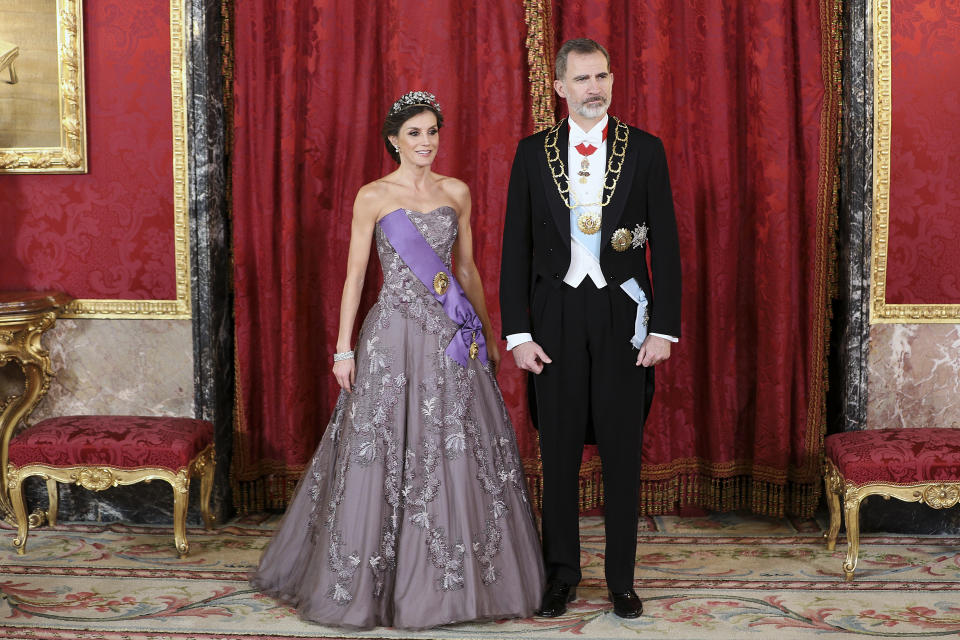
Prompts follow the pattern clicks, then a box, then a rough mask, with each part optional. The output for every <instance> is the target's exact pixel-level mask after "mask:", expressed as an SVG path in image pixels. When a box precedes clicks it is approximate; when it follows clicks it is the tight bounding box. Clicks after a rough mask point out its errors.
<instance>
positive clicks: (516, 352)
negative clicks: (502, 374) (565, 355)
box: [511, 340, 553, 373]
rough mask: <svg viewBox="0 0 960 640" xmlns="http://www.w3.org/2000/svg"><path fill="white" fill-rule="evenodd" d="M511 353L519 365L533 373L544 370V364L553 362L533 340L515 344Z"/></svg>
mask: <svg viewBox="0 0 960 640" xmlns="http://www.w3.org/2000/svg"><path fill="white" fill-rule="evenodd" d="M511 353H512V354H513V360H514V362H516V363H517V366H518V367H520V368H521V369H523V370H524V371H530V372H533V373H540V372H541V371H543V365H544V364H549V363H551V362H553V360H551V359H550V357H549V356H548V355H547V354H546V353H544V352H543V349H541V348H540V345H538V344H537V343H536V342H534V341H533V340H530V341H529V342H524V343H523V344H519V345H517V346H515V347H514V348H513V350H512V351H511Z"/></svg>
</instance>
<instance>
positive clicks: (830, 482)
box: [823, 429, 960, 580]
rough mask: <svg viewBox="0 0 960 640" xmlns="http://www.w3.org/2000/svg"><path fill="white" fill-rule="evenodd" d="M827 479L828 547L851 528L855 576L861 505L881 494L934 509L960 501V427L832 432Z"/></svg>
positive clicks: (850, 566) (849, 574) (846, 566)
mask: <svg viewBox="0 0 960 640" xmlns="http://www.w3.org/2000/svg"><path fill="white" fill-rule="evenodd" d="M825 445H826V460H825V462H824V475H823V477H824V483H825V485H826V492H827V504H828V506H829V508H830V529H829V531H827V549H829V550H830V551H833V549H834V547H835V545H836V543H837V533H838V532H839V531H840V507H841V500H842V501H843V518H844V524H845V525H846V528H847V558H846V560H845V561H844V563H843V573H844V577H845V578H846V579H847V580H853V572H854V571H855V570H856V568H857V554H858V553H859V550H860V503H861V502H863V499H864V498H866V497H867V496H874V495H881V496H883V497H884V498H887V499H889V498H898V499H900V500H903V501H905V502H923V503H925V504H927V505H929V506H931V507H933V508H934V509H944V508H946V507H952V506H954V505H955V504H957V502H958V500H960V429H871V430H867V431H848V432H846V433H837V434H834V435H831V436H827V438H826V441H825Z"/></svg>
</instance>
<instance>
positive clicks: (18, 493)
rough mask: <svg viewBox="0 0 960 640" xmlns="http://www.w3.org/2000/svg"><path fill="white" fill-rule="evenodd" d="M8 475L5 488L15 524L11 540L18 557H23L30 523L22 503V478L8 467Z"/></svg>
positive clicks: (17, 472)
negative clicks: (14, 531)
mask: <svg viewBox="0 0 960 640" xmlns="http://www.w3.org/2000/svg"><path fill="white" fill-rule="evenodd" d="M10 468H11V470H10V473H8V474H7V487H8V488H9V490H10V502H11V503H12V504H11V506H12V507H13V518H14V520H15V521H16V524H17V537H16V538H14V539H13V546H14V548H15V549H16V550H17V554H18V555H23V554H24V552H25V551H26V550H27V535H28V532H29V531H30V523H29V519H28V518H27V507H26V505H25V504H24V503H23V478H21V477H20V472H19V471H18V470H17V469H15V468H13V465H10Z"/></svg>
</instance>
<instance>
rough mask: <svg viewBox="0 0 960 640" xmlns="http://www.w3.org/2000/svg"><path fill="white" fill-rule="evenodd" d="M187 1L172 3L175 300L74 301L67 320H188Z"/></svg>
mask: <svg viewBox="0 0 960 640" xmlns="http://www.w3.org/2000/svg"><path fill="white" fill-rule="evenodd" d="M184 12H185V0H170V97H171V102H172V103H173V234H174V265H175V266H174V268H175V269H176V291H177V297H176V299H175V300H75V301H74V302H73V303H71V304H70V305H69V306H68V307H67V308H66V310H65V311H64V313H63V315H62V317H64V318H129V319H134V318H141V319H153V320H160V319H189V318H190V317H191V303H190V235H189V234H190V227H189V219H188V205H189V203H188V199H187V197H188V193H187V181H188V176H187V168H188V161H187V158H188V156H187V151H188V146H187V99H186V63H185V53H184V52H185V49H186V28H185V25H184V21H183V18H184Z"/></svg>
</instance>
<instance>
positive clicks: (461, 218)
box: [450, 180, 500, 373]
mask: <svg viewBox="0 0 960 640" xmlns="http://www.w3.org/2000/svg"><path fill="white" fill-rule="evenodd" d="M450 194H451V195H452V196H453V198H454V201H455V202H456V203H457V215H458V224H459V230H458V232H457V241H456V244H454V245H453V260H454V275H456V277H457V281H458V282H459V283H460V286H461V287H463V292H464V293H465V294H467V300H469V301H470V304H471V305H473V309H474V311H476V312H477V316H479V318H480V322H481V323H482V324H483V337H484V339H485V340H486V343H487V357H488V358H489V359H490V362H491V363H493V371H494V373H496V371H497V370H498V369H499V368H500V351H499V349H498V348H497V336H496V334H494V332H493V325H492V324H491V323H490V315H489V314H488V313H487V302H486V298H485V297H484V294H483V283H482V282H481V281H480V272H479V271H478V270H477V265H476V263H475V262H474V261H473V232H472V231H471V229H470V189H469V187H467V185H465V184H464V183H463V182H460V181H459V180H456V181H454V186H453V187H451V189H450Z"/></svg>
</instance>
